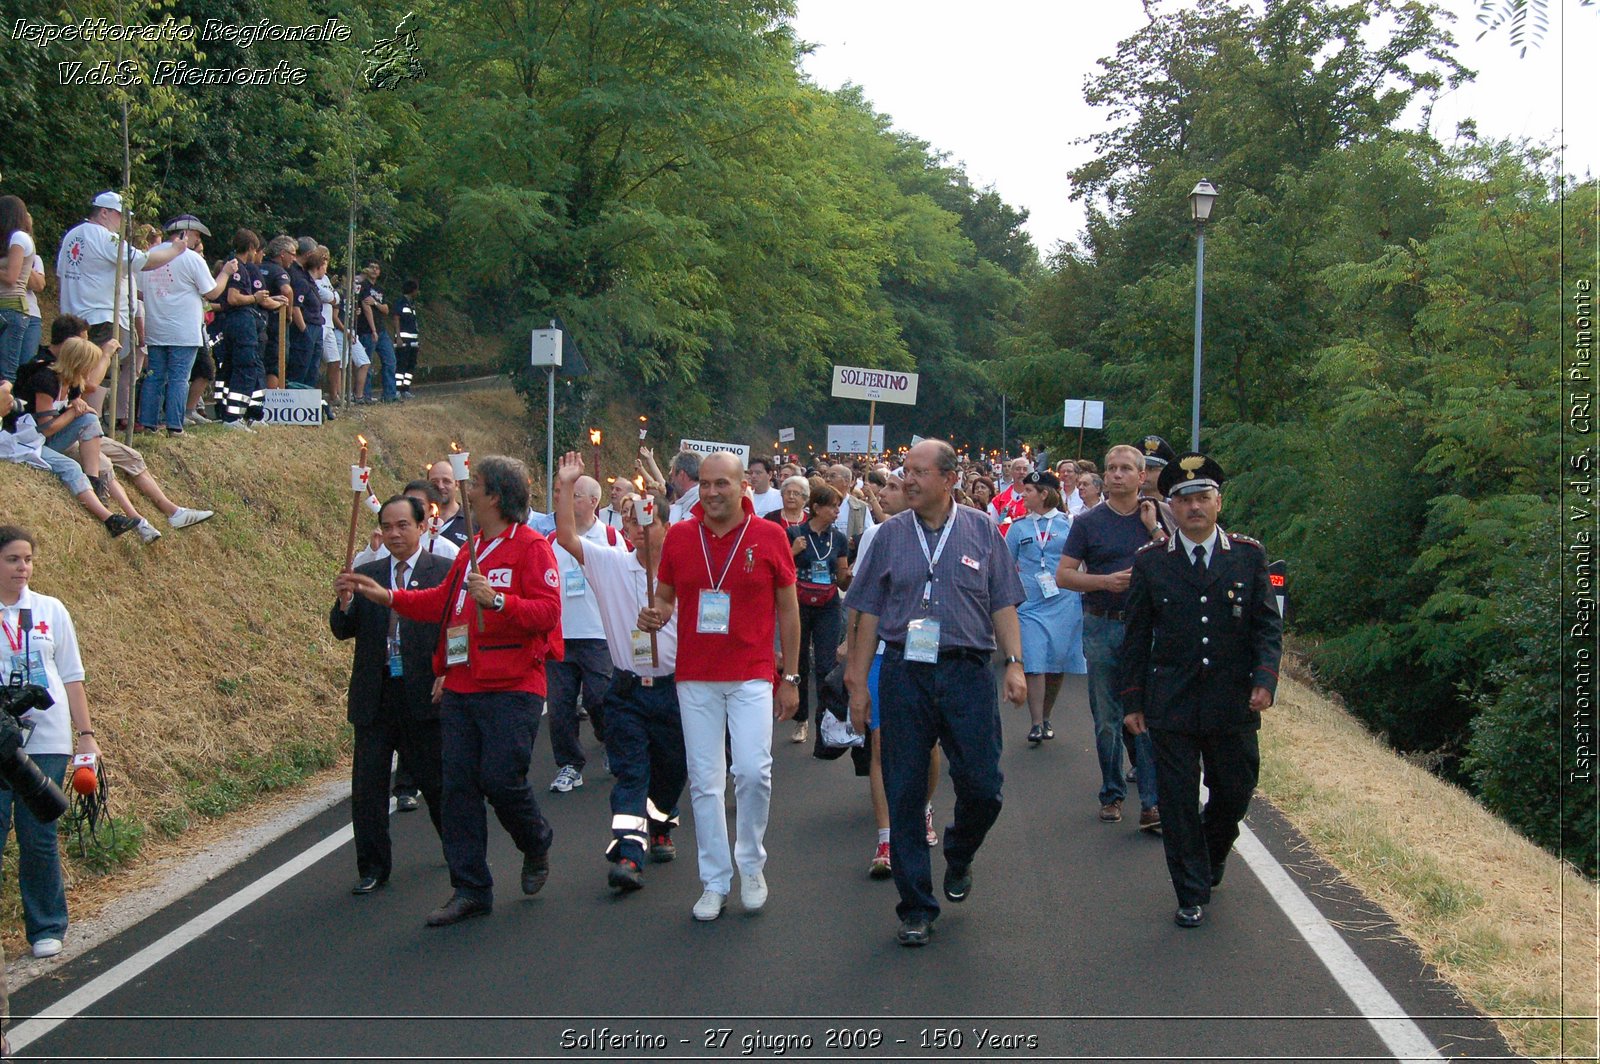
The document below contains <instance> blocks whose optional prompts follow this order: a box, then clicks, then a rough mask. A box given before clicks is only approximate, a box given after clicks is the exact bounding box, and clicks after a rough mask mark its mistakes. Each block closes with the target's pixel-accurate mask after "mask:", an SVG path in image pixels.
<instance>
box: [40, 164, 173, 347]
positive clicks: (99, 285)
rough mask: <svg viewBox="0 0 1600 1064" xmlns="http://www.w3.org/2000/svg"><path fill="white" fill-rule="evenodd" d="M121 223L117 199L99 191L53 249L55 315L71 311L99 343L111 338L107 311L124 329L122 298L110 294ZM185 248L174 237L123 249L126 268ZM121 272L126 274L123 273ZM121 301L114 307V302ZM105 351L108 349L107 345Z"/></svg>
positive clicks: (153, 263)
mask: <svg viewBox="0 0 1600 1064" xmlns="http://www.w3.org/2000/svg"><path fill="white" fill-rule="evenodd" d="M121 227H122V197H121V196H119V195H117V194H116V193H115V192H102V193H100V194H99V195H98V196H96V197H95V198H94V200H93V201H92V202H91V203H90V205H89V217H88V218H87V219H85V220H84V221H82V222H79V223H78V224H77V225H76V226H74V227H73V228H71V229H69V230H67V235H66V236H64V237H62V238H61V250H60V251H59V252H57V253H56V277H57V278H59V279H60V282H61V313H63V314H76V315H77V316H78V317H80V318H82V319H83V320H84V321H86V322H88V323H89V339H90V340H91V341H93V342H94V343H97V344H100V345H101V346H102V347H104V346H105V345H106V341H108V340H110V339H111V336H112V324H111V321H112V311H113V309H116V316H117V317H118V318H119V319H120V320H121V322H122V331H123V332H124V333H126V332H127V331H128V328H129V322H128V313H129V311H128V306H127V303H128V299H127V295H126V293H124V295H123V297H122V299H120V300H119V299H118V298H117V293H116V292H115V288H116V284H117V246H118V244H119V243H120V238H119V237H118V235H117V234H118V232H119V231H120V230H121ZM186 250H188V245H187V244H186V243H184V242H183V239H182V238H181V237H180V238H178V239H176V240H174V242H172V243H168V244H162V245H160V246H159V247H156V248H154V249H152V250H150V251H148V252H145V251H140V250H139V249H138V248H136V247H132V246H129V247H128V249H127V252H126V254H127V259H126V261H127V263H128V269H129V270H153V269H155V268H156V267H158V266H165V265H166V264H167V263H169V262H171V261H172V260H173V259H175V258H177V257H178V256H179V255H182V254H183V253H184V252H185V251H186ZM124 276H126V275H124ZM119 302H120V303H121V304H122V306H121V307H120V308H117V307H116V304H118V303H119ZM107 350H108V352H109V350H110V349H109V348H107Z"/></svg>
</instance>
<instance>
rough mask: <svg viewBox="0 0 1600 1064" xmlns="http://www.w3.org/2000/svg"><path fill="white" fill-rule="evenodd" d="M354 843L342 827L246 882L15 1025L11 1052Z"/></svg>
mask: <svg viewBox="0 0 1600 1064" xmlns="http://www.w3.org/2000/svg"><path fill="white" fill-rule="evenodd" d="M393 804H394V803H393V801H392V800H391V802H390V807H391V808H393ZM354 838H355V829H354V828H353V827H352V826H351V825H349V824H346V825H345V826H344V827H343V828H340V829H339V830H338V831H336V832H334V833H333V834H332V835H329V836H328V837H327V838H325V839H323V840H322V841H321V842H319V843H317V844H315V845H314V846H312V847H311V848H310V849H308V850H305V851H303V852H301V853H299V854H297V855H296V856H294V857H291V858H290V859H289V860H287V861H285V862H284V863H283V864H281V865H279V866H278V867H277V868H274V869H273V870H272V871H271V872H268V873H267V874H266V875H264V876H262V877H261V878H260V879H258V880H256V881H255V882H254V883H251V884H250V885H249V886H248V887H245V888H244V889H243V890H241V891H238V892H237V893H235V894H231V895H229V896H228V897H226V898H224V899H222V900H221V901H219V902H217V904H215V905H213V906H212V907H211V908H209V909H207V910H206V911H205V912H203V913H201V914H200V915H199V916H196V917H195V918H194V919H192V920H190V921H189V922H188V923H186V924H184V925H183V926H182V927H179V928H177V929H175V930H173V931H170V932H168V933H167V934H166V935H164V936H162V937H161V938H159V939H157V940H156V941H155V942H152V943H151V944H150V945H148V946H146V947H145V948H144V949H142V950H140V951H139V952H138V953H135V954H134V955H133V956H131V957H129V958H128V959H127V960H125V961H123V962H122V963H121V964H118V965H116V966H115V967H113V968H112V969H111V970H110V971H108V972H106V973H105V974H104V975H100V976H96V977H95V978H93V979H91V980H89V981H88V982H87V983H85V984H83V986H81V987H79V988H78V989H76V990H74V991H73V992H72V993H70V994H68V995H67V996H66V997H64V998H62V999H61V1000H60V1001H58V1002H56V1003H55V1004H54V1005H52V1006H51V1007H50V1008H48V1009H46V1010H44V1012H42V1013H41V1014H40V1015H39V1016H37V1017H35V1018H34V1019H31V1020H26V1021H24V1022H22V1023H19V1024H18V1025H17V1026H16V1027H15V1028H14V1029H13V1030H12V1031H11V1050H12V1052H13V1053H16V1052H20V1051H22V1050H23V1049H25V1048H26V1047H27V1046H28V1045H29V1044H30V1043H32V1042H35V1041H37V1040H38V1039H40V1038H43V1037H44V1036H45V1035H47V1034H49V1033H50V1032H51V1031H53V1030H55V1029H56V1028H57V1027H59V1026H61V1025H62V1024H63V1023H66V1022H67V1021H68V1020H70V1019H72V1018H73V1017H74V1016H77V1015H78V1014H79V1013H81V1012H83V1011H84V1010H85V1009H87V1008H88V1007H89V1006H91V1005H93V1004H94V1003H95V1002H97V1001H99V1000H100V999H101V998H103V997H105V996H106V995H107V994H110V993H111V992H113V991H114V990H116V989H118V988H119V987H122V986H124V985H126V984H127V983H129V982H131V981H132V980H134V979H137V978H138V977H139V976H140V975H142V974H144V973H145V972H146V971H148V970H149V969H150V968H153V967H154V966H156V965H157V964H160V963H161V962H162V961H163V960H165V959H166V958H168V957H170V956H172V955H173V954H174V953H176V952H178V951H179V950H180V949H182V948H183V947H185V946H187V945H188V944H189V943H191V942H193V941H194V940H195V939H197V938H199V937H200V936H201V935H203V934H205V933H206V932H207V931H210V930H211V929H212V928H214V927H216V926H217V925H218V924H220V923H222V922H223V921H224V920H226V919H228V917H230V916H232V915H234V914H235V913H237V912H239V911H240V910H241V909H243V908H245V907H246V906H247V905H249V904H250V903H251V902H254V901H259V900H260V899H261V898H264V897H266V896H267V895H268V894H270V893H271V892H272V891H274V890H276V889H277V888H278V887H281V886H282V885H283V884H285V883H287V882H288V881H289V880H291V879H293V878H294V877H295V876H297V875H299V874H300V873H301V872H304V871H305V870H306V869H308V868H310V867H311V866H312V865H314V864H316V863H317V862H318V861H320V860H322V859H323V858H324V857H326V856H328V855H329V854H330V853H332V852H333V851H335V850H337V849H338V848H339V847H341V846H343V845H344V844H345V843H347V842H349V841H351V840H352V839H354Z"/></svg>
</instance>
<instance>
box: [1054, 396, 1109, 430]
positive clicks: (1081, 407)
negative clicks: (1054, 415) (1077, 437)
mask: <svg viewBox="0 0 1600 1064" xmlns="http://www.w3.org/2000/svg"><path fill="white" fill-rule="evenodd" d="M1105 417H1106V404H1104V403H1102V402H1101V401H1100V400H1098V399H1068V400H1067V407H1066V411H1065V413H1064V414H1063V416H1062V420H1061V427H1062V428H1067V429H1099V428H1104V427H1105Z"/></svg>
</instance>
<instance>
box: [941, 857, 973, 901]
mask: <svg viewBox="0 0 1600 1064" xmlns="http://www.w3.org/2000/svg"><path fill="white" fill-rule="evenodd" d="M971 893H972V865H970V864H964V865H945V867H944V896H945V897H946V898H949V899H950V900H951V901H954V902H963V901H966V900H967V895H968V894H971Z"/></svg>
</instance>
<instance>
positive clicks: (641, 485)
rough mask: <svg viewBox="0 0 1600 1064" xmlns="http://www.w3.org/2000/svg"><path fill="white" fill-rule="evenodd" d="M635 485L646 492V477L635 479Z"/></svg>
mask: <svg viewBox="0 0 1600 1064" xmlns="http://www.w3.org/2000/svg"><path fill="white" fill-rule="evenodd" d="M633 483H634V485H635V486H636V487H637V488H638V489H639V490H640V491H643V490H644V477H642V476H638V477H634V478H633Z"/></svg>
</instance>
